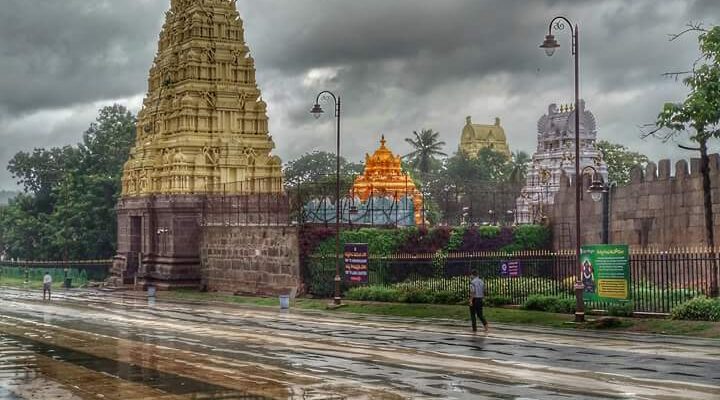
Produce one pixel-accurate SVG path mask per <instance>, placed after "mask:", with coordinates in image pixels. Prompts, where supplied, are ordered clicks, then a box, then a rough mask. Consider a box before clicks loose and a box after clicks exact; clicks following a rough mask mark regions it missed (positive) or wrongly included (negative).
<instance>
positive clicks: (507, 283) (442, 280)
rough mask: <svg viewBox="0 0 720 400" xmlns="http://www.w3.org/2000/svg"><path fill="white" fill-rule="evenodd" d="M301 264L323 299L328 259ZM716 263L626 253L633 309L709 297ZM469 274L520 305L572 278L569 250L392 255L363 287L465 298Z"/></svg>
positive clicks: (372, 264)
mask: <svg viewBox="0 0 720 400" xmlns="http://www.w3.org/2000/svg"><path fill="white" fill-rule="evenodd" d="M509 260H517V261H519V262H520V264H521V274H520V276H517V277H503V276H501V272H500V265H501V262H503V261H509ZM306 262H307V265H306V266H305V267H307V273H306V279H309V282H306V284H307V285H308V290H309V292H310V293H311V294H313V295H316V296H327V295H328V292H327V291H328V287H327V286H328V285H329V284H330V283H332V277H333V276H334V261H333V257H332V256H317V255H316V256H311V257H309V258H308V259H307V260H306ZM718 262H720V259H718V251H717V250H716V251H711V249H707V248H696V249H672V250H669V251H657V250H634V251H631V255H630V270H631V285H630V294H631V298H632V300H631V301H632V303H633V307H634V310H635V311H636V312H650V313H669V312H671V311H672V309H673V308H674V307H675V306H677V305H678V304H680V303H682V302H685V301H687V300H690V299H692V298H694V297H697V296H701V295H706V296H710V295H711V294H712V293H713V288H714V287H717V282H718V279H719V278H720V277H718V271H717V265H718ZM473 270H477V271H478V272H479V273H480V276H481V277H482V278H483V279H484V280H485V282H486V288H487V289H486V290H487V296H489V297H503V298H505V299H506V301H509V303H511V304H522V303H523V302H524V301H526V300H527V298H528V297H529V296H531V295H547V296H560V297H568V298H571V297H572V296H573V284H574V282H575V280H576V275H577V267H576V262H575V254H574V252H573V251H559V252H550V251H527V252H520V253H515V254H505V253H493V252H466V253H449V254H443V253H436V254H394V255H390V256H382V257H381V256H374V257H373V256H371V257H370V259H369V284H370V285H378V286H382V287H387V288H393V287H400V286H405V287H407V286H410V287H416V288H421V289H423V290H427V291H430V292H433V291H449V292H453V293H455V294H457V295H459V296H465V295H467V293H468V288H469V282H470V276H469V275H470V272H471V271H473ZM345 288H346V289H347V288H348V287H347V286H346V287H345ZM587 304H588V306H589V307H592V308H595V309H607V308H608V307H609V306H610V303H603V302H594V303H593V302H590V303H587Z"/></svg>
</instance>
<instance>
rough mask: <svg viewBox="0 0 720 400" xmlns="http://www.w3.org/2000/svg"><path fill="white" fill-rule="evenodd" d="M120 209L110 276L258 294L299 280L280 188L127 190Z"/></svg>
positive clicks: (294, 235) (281, 290)
mask: <svg viewBox="0 0 720 400" xmlns="http://www.w3.org/2000/svg"><path fill="white" fill-rule="evenodd" d="M117 215H118V253H117V255H116V257H115V261H114V264H113V268H112V274H113V277H114V280H115V282H122V283H124V284H136V285H138V286H143V287H145V286H147V285H149V284H152V285H154V286H156V287H157V288H158V289H161V290H164V289H178V288H198V289H200V288H201V289H205V290H212V291H221V292H230V293H243V294H263V295H276V294H289V293H291V292H292V291H293V289H297V288H298V286H299V285H300V272H299V269H300V251H299V243H298V230H297V227H293V226H290V225H288V224H287V222H288V201H287V197H285V196H283V195H249V196H235V197H232V196H228V197H224V198H223V197H215V198H213V197H207V196H202V195H176V196H152V197H143V198H124V199H122V200H121V201H120V202H119V204H118V207H117ZM201 255H202V257H201Z"/></svg>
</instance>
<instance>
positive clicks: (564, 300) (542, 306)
mask: <svg viewBox="0 0 720 400" xmlns="http://www.w3.org/2000/svg"><path fill="white" fill-rule="evenodd" d="M522 308H523V309H524V310H532V311H546V312H551V313H560V314H572V313H574V312H575V299H574V298H572V297H561V296H543V295H532V296H529V297H528V298H527V300H525V302H524V303H523V304H522Z"/></svg>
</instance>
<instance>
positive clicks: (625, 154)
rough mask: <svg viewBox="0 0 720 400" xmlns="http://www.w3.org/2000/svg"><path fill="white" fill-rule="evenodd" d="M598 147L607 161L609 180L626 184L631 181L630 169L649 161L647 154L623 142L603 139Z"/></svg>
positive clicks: (598, 143)
mask: <svg viewBox="0 0 720 400" xmlns="http://www.w3.org/2000/svg"><path fill="white" fill-rule="evenodd" d="M597 148H598V150H600V152H601V153H602V155H603V159H604V160H605V162H606V163H607V167H608V180H609V181H610V182H616V183H617V184H618V185H626V184H628V182H630V171H631V170H632V169H633V167H635V166H637V165H641V166H643V167H644V166H645V165H647V163H648V158H647V156H645V155H644V154H641V153H638V152H634V151H631V150H630V149H628V148H627V147H625V146H623V145H621V144H616V143H610V142H608V141H607V140H601V141H599V142H597Z"/></svg>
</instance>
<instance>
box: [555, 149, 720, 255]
mask: <svg viewBox="0 0 720 400" xmlns="http://www.w3.org/2000/svg"><path fill="white" fill-rule="evenodd" d="M671 172H672V171H671V161H670V160H661V161H660V162H659V163H658V164H655V163H649V164H648V165H647V167H645V168H642V167H636V168H634V169H633V170H632V173H631V182H630V183H629V184H628V185H626V186H621V187H615V188H613V189H612V190H611V192H610V193H609V195H608V196H607V197H608V199H609V221H610V223H609V241H610V243H618V244H628V245H630V246H633V247H659V248H669V247H678V246H701V245H705V244H706V240H705V239H706V238H705V219H704V218H705V214H704V208H703V193H702V175H701V174H700V159H699V158H698V159H692V160H691V161H690V164H689V165H688V162H687V161H686V160H680V161H678V162H677V163H676V164H675V173H674V175H673V174H672V173H671ZM585 179H586V180H587V179H589V178H588V177H586V178H585ZM710 180H711V184H712V199H713V212H714V219H715V237H718V234H720V156H719V155H718V154H713V155H711V156H710ZM588 183H589V182H585V185H584V188H587V187H588ZM583 192H584V191H583ZM580 207H581V213H580V214H581V221H582V223H581V227H582V232H581V235H582V241H583V243H586V244H589V243H602V222H603V203H602V202H597V203H595V202H593V201H592V199H591V198H590V195H589V194H587V193H583V200H582V202H581V206H580ZM550 216H551V221H550V222H551V223H552V224H553V232H554V246H555V248H556V249H560V248H573V247H574V244H575V187H574V184H573V182H571V180H570V179H569V178H568V177H567V176H565V175H563V176H562V178H561V182H560V190H559V192H558V194H557V196H556V197H555V205H554V206H553V209H552V210H551V212H550Z"/></svg>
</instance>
